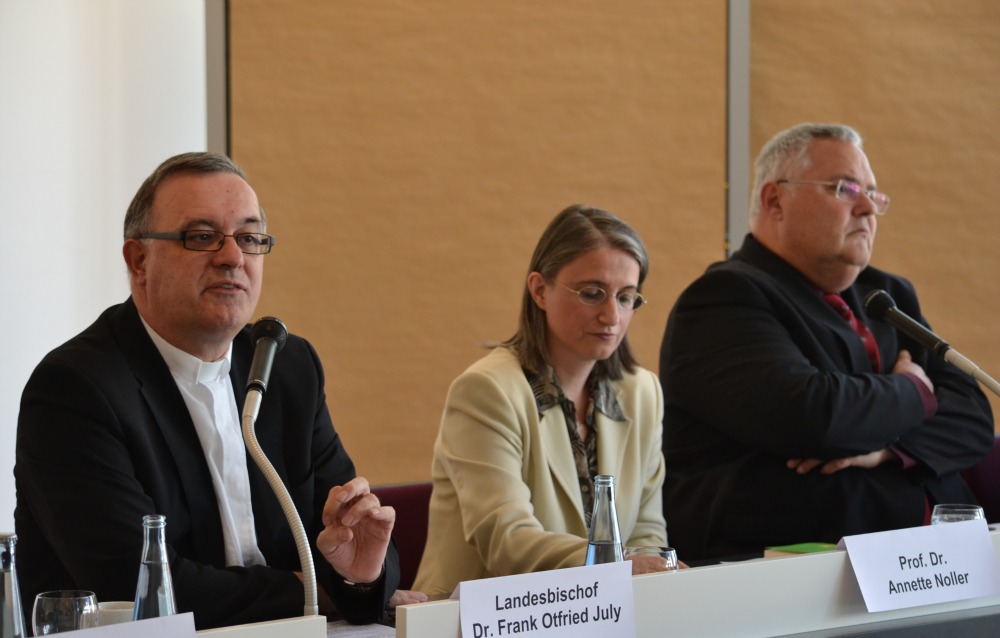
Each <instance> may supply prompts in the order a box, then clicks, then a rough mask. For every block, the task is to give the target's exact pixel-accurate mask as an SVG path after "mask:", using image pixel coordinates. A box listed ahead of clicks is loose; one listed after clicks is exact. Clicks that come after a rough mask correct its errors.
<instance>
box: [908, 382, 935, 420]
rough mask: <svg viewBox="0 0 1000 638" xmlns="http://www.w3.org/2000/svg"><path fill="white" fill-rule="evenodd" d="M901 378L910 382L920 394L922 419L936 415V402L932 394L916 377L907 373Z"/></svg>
mask: <svg viewBox="0 0 1000 638" xmlns="http://www.w3.org/2000/svg"><path fill="white" fill-rule="evenodd" d="M903 376H904V377H906V378H907V379H909V380H910V381H912V382H913V385H914V386H915V387H916V388H917V392H919V393H920V400H921V402H923V404H924V418H925V419H929V418H931V417H932V416H934V415H935V414H937V409H938V401H937V397H936V396H934V393H933V392H931V391H930V389H929V388H928V387H927V386H926V385H924V382H923V381H921V380H920V379H918V378H917V376H916V375H914V374H910V373H908V372H907V373H904V374H903Z"/></svg>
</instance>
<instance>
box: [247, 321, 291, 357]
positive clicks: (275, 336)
mask: <svg viewBox="0 0 1000 638" xmlns="http://www.w3.org/2000/svg"><path fill="white" fill-rule="evenodd" d="M261 339H271V340H272V341H274V343H275V344H276V345H277V349H276V350H275V352H279V351H280V350H281V349H282V348H284V347H285V340H286V339H288V328H286V327H285V324H283V323H282V322H281V319H278V318H277V317H261V318H260V319H258V320H257V321H255V322H254V324H253V327H252V328H250V342H251V343H252V344H253V345H254V347H255V348H256V347H257V342H258V341H260V340H261Z"/></svg>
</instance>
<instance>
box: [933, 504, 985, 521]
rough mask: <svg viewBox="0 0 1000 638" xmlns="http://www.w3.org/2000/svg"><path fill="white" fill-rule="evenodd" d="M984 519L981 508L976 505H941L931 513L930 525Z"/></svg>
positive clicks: (936, 506)
mask: <svg viewBox="0 0 1000 638" xmlns="http://www.w3.org/2000/svg"><path fill="white" fill-rule="evenodd" d="M980 518H986V516H985V515H984V514H983V508H981V507H979V506H978V505H959V504H948V503H945V504H941V505H935V506H934V511H933V512H931V525H937V524H938V523H958V522H959V521H974V520H976V519H980Z"/></svg>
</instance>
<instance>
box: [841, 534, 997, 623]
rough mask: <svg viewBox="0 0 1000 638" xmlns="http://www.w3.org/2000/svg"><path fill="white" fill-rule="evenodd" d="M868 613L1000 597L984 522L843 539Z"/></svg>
mask: <svg viewBox="0 0 1000 638" xmlns="http://www.w3.org/2000/svg"><path fill="white" fill-rule="evenodd" d="M843 543H844V545H845V546H846V548H847V555H848V557H849V558H850V560H851V566H852V567H853V568H854V575H855V576H856V577H857V579H858V584H859V585H860V586H861V594H862V595H863V596H864V599H865V605H866V606H867V607H868V611H886V610H890V609H904V608H906V607H916V606H918V605H929V604H932V603H944V602H950V601H953V600H965V599H968V598H979V597H981V596H992V595H995V594H1000V569H998V566H997V559H996V554H995V553H994V551H993V541H992V539H991V538H990V534H989V530H988V528H987V526H986V521H983V520H974V521H962V522H959V523H945V524H941V525H926V526H923V527H911V528H907V529H898V530H893V531H889V532H878V533H874V534H860V535H858V536H845V537H844V540H843Z"/></svg>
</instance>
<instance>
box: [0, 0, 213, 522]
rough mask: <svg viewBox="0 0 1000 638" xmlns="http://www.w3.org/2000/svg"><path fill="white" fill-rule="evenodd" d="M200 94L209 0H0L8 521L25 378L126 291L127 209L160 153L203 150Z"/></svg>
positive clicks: (0, 506) (2, 514)
mask: <svg viewBox="0 0 1000 638" xmlns="http://www.w3.org/2000/svg"><path fill="white" fill-rule="evenodd" d="M205 95H206V90H205V2H204V0H0V221H2V223H0V238H2V241H0V307H2V311H0V335H3V348H2V350H3V356H2V361H0V530H4V531H6V530H13V529H14V523H13V521H14V519H13V512H14V499H15V493H14V478H13V474H12V471H13V467H14V441H15V434H16V426H17V413H18V405H19V403H20V398H21V390H22V389H23V388H24V384H25V382H26V381H27V379H28V376H29V375H30V374H31V370H32V369H33V368H34V366H35V365H36V364H37V363H38V361H39V360H40V359H41V358H42V356H43V355H44V354H45V353H46V352H48V351H49V350H51V349H52V348H54V347H56V346H58V345H59V344H60V343H62V342H63V341H65V340H66V339H68V338H70V337H72V336H73V335H74V334H76V333H77V332H79V331H80V330H82V329H83V328H85V327H86V326H88V325H89V324H90V323H91V322H92V321H93V320H94V319H95V318H96V317H97V315H98V313H99V312H100V311H101V310H103V309H104V308H106V307H107V306H109V305H111V304H113V303H117V302H120V301H122V300H124V299H125V298H126V297H127V295H128V286H127V281H126V275H125V268H124V263H123V261H122V258H121V244H122V220H123V218H124V216H125V208H126V207H127V206H128V203H129V201H130V200H131V198H132V195H133V193H134V192H135V190H136V189H137V188H138V186H139V184H140V183H141V182H142V180H143V179H144V178H145V177H146V175H148V174H149V173H150V172H151V171H152V169H153V168H154V167H155V166H156V165H157V164H158V163H159V162H160V161H162V160H164V159H166V158H167V157H168V156H170V155H173V154H175V153H179V152H182V151H191V150H205V147H206V146H205V145H206V115H205V113H206V105H205V100H206V97H205ZM53 392H58V388H53ZM67 523H69V524H72V521H67Z"/></svg>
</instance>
